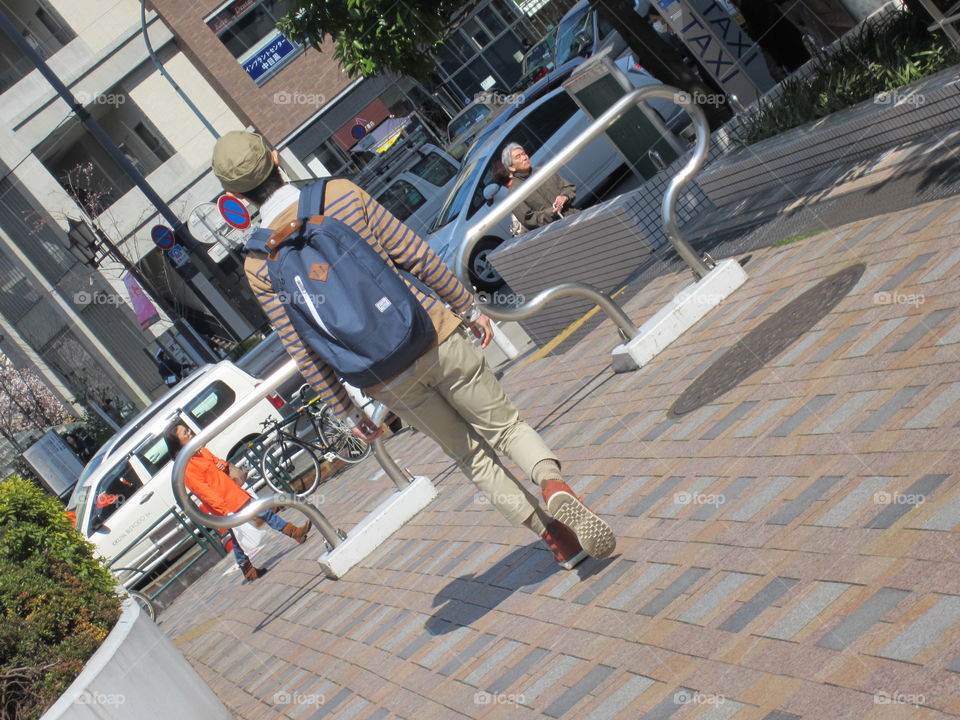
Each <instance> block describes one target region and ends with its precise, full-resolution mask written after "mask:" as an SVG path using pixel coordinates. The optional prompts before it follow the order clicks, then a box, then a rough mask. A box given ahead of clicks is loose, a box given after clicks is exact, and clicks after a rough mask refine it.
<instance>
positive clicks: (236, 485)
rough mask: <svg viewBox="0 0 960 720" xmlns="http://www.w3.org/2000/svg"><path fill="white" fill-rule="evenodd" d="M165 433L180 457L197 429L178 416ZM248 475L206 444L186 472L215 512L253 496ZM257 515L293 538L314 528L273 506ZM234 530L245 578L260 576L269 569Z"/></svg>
mask: <svg viewBox="0 0 960 720" xmlns="http://www.w3.org/2000/svg"><path fill="white" fill-rule="evenodd" d="M163 436H164V439H165V440H166V441H167V448H168V449H169V451H170V457H176V456H177V453H178V452H180V448H182V447H183V446H184V445H186V444H187V443H188V442H190V438H192V437H193V430H191V429H190V428H189V427H187V425H186V424H185V423H184V422H182V421H180V420H175V421H174V422H173V424H171V426H170V427H169V428H168V429H167V431H166V432H165V433H164V435H163ZM244 479H246V474H245V473H243V471H242V470H240V469H239V468H237V467H236V466H235V465H231V464H230V463H228V462H227V461H226V460H221V459H220V458H218V457H217V456H216V455H214V454H213V453H212V452H210V451H209V450H208V449H207V448H205V447H203V448H200V450H199V451H197V453H196V455H194V456H193V457H192V458H190V462H189V463H187V469H186V472H185V473H184V482H185V484H186V486H187V490H189V491H190V492H192V493H193V494H194V495H196V496H197V497H198V498H200V501H201V502H202V503H203V504H204V505H206V506H207V507H209V508H210V511H211V512H212V513H213V514H214V515H229V514H231V513H235V512H237V511H238V510H240V509H241V508H242V507H243V506H244V505H246V504H247V503H249V502H251V500H253V498H251V497H250V495H249V493H247V491H246V490H244V489H243V487H242V486H241V482H242V481H243V480H244ZM257 517H258V518H260V519H261V520H263V521H264V522H266V523H267V525H269V526H270V527H271V528H273V529H274V530H276V531H277V532H281V533H283V534H284V535H286V536H287V537H289V538H293V539H294V540H295V541H296V542H298V543H301V544H302V543H304V542H306V540H307V532H308V531H309V530H310V521H309V520H308V521H307V522H306V523H304V524H303V525H300V526H297V525H294V524H293V523H291V522H287V521H286V520H284V519H283V518H282V517H280V516H279V515H277V514H276V513H275V512H273V510H264V511H263V512H262V513H260V514H259V515H257ZM230 534H231V536H232V538H233V556H234V557H235V558H236V560H237V565H238V566H239V567H240V571H241V572H242V573H243V577H244V579H246V580H256V579H257V578H258V577H260V576H261V575H263V574H264V573H265V572H266V570H264V569H263V568H258V567H254V566H253V563H252V562H250V558H248V557H247V554H246V553H245V552H244V551H243V548H242V547H240V542H239V541H238V540H237V536H236V533H234V532H233V530H231V531H230Z"/></svg>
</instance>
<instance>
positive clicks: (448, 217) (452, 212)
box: [430, 160, 477, 232]
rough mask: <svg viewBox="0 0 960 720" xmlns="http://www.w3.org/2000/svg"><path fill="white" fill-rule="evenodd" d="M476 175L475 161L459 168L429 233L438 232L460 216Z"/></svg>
mask: <svg viewBox="0 0 960 720" xmlns="http://www.w3.org/2000/svg"><path fill="white" fill-rule="evenodd" d="M476 174H477V161H476V160H474V161H473V162H471V163H470V164H469V165H465V166H464V167H462V168H460V175H459V176H458V177H457V181H456V182H455V183H454V184H453V189H451V190H450V194H449V195H447V199H446V200H445V201H444V203H443V207H442V208H440V213H439V214H438V215H437V219H436V220H434V221H433V225H431V226H430V232H434V231H435V230H439V229H440V228H442V227H443V226H444V225H447V224H448V223H451V222H453V220H454V218H456V217H457V215H459V214H460V210H461V209H463V206H464V205H465V204H466V202H467V200H468V199H469V198H470V192H471V191H470V188H471V187H472V185H471V181H472V180H473V178H474V177H475V176H476Z"/></svg>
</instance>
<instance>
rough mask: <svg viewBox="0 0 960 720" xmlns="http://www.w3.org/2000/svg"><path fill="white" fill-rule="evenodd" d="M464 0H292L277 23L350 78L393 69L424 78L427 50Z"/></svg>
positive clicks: (443, 33) (438, 39) (427, 67)
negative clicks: (330, 46) (330, 47)
mask: <svg viewBox="0 0 960 720" xmlns="http://www.w3.org/2000/svg"><path fill="white" fill-rule="evenodd" d="M464 4H465V3H464V2H463V0H433V2H424V0H403V2H396V0H319V1H315V0H294V1H293V2H290V3H289V7H290V8H291V11H290V12H289V13H288V14H287V15H286V16H284V17H283V18H282V19H281V20H280V22H279V23H278V25H277V27H278V28H279V30H280V32H282V33H283V34H284V36H286V37H287V38H289V39H291V40H295V41H297V42H303V43H305V44H307V45H310V46H312V47H314V48H316V49H317V50H320V51H322V49H323V48H322V45H323V44H324V43H325V42H326V41H327V40H328V39H329V40H332V41H333V43H334V51H333V56H334V58H336V60H337V62H338V63H339V64H340V67H341V69H343V71H344V72H346V73H347V74H348V75H349V76H350V77H352V78H357V77H361V76H363V77H373V76H375V75H380V74H381V73H384V72H388V71H392V72H395V73H398V74H401V75H409V76H411V77H415V78H419V79H423V78H425V77H426V76H427V74H428V73H429V72H430V70H431V69H432V66H433V59H432V58H431V57H430V51H431V50H432V49H433V48H435V47H436V46H437V45H438V44H440V42H442V41H443V39H444V37H445V36H446V31H447V28H448V24H449V21H450V17H451V16H452V15H453V14H454V13H455V12H456V11H457V10H459V9H460V8H461V7H463V5H464Z"/></svg>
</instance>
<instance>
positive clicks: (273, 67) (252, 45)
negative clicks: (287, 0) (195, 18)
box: [206, 0, 304, 85]
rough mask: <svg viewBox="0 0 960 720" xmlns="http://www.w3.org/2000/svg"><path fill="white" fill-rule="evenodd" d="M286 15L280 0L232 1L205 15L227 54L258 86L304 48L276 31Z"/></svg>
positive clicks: (208, 25)
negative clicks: (279, 21)
mask: <svg viewBox="0 0 960 720" xmlns="http://www.w3.org/2000/svg"><path fill="white" fill-rule="evenodd" d="M285 14H286V8H285V7H284V3H283V2H282V0H259V1H258V0H233V1H232V2H230V3H228V4H227V5H226V6H224V7H222V8H220V10H218V11H217V12H216V13H214V14H213V15H212V16H211V17H209V18H207V21H206V22H207V27H209V28H210V30H211V31H213V33H214V34H216V36H217V37H218V38H220V42H222V43H223V44H224V46H225V47H226V48H227V50H229V51H230V54H231V55H233V56H234V57H235V58H236V59H237V62H239V63H240V65H241V66H242V67H243V69H244V70H245V71H246V73H247V74H248V75H249V76H250V77H251V78H252V79H253V80H254V82H256V83H257V84H258V85H262V84H263V83H265V82H266V81H267V80H268V79H269V78H270V77H271V76H272V75H273V74H274V73H276V72H277V70H279V69H280V68H281V67H283V66H284V65H285V64H286V63H288V62H289V61H290V60H292V59H293V58H294V57H296V56H297V55H299V54H300V53H302V52H303V51H304V48H303V46H302V45H300V44H299V43H295V42H291V41H290V40H287V38H285V37H284V36H283V35H281V34H280V33H279V32H278V31H277V21H278V20H279V19H280V18H281V17H283V16H284V15H285Z"/></svg>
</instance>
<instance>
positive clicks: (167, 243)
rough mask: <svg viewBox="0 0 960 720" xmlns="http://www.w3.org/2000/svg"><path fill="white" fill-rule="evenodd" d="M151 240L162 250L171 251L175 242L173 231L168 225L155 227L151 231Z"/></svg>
mask: <svg viewBox="0 0 960 720" xmlns="http://www.w3.org/2000/svg"><path fill="white" fill-rule="evenodd" d="M150 239H151V240H153V242H154V244H155V245H156V246H157V247H158V248H160V249H161V250H169V249H170V248H172V247H173V243H174V242H175V240H174V235H173V230H171V229H170V228H168V227H167V226H166V225H154V226H153V227H152V228H151V229H150Z"/></svg>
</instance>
